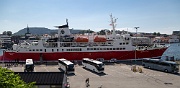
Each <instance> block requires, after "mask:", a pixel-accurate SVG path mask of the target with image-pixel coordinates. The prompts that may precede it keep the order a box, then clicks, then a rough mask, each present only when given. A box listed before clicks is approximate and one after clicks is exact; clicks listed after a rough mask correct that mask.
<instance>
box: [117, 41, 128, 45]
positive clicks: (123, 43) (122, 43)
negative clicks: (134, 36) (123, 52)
mask: <svg viewBox="0 0 180 88" xmlns="http://www.w3.org/2000/svg"><path fill="white" fill-rule="evenodd" d="M128 44H129V43H128V42H126V43H125V42H124V43H119V45H128Z"/></svg>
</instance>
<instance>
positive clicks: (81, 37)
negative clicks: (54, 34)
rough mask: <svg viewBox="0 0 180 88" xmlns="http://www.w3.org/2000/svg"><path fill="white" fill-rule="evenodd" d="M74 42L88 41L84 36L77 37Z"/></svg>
mask: <svg viewBox="0 0 180 88" xmlns="http://www.w3.org/2000/svg"><path fill="white" fill-rule="evenodd" d="M75 41H76V42H88V41H89V39H88V37H86V36H78V37H77V38H76V39H75Z"/></svg>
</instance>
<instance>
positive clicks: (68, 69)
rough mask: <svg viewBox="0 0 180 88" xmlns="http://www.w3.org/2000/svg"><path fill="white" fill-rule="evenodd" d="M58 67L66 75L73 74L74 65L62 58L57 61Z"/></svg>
mask: <svg viewBox="0 0 180 88" xmlns="http://www.w3.org/2000/svg"><path fill="white" fill-rule="evenodd" d="M58 65H59V68H60V69H61V70H63V71H64V72H65V73H66V74H74V64H73V63H72V62H71V61H68V60H66V59H64V58H61V59H58Z"/></svg>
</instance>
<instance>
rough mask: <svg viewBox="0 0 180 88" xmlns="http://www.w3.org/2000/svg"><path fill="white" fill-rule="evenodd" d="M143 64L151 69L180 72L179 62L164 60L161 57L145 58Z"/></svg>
mask: <svg viewBox="0 0 180 88" xmlns="http://www.w3.org/2000/svg"><path fill="white" fill-rule="evenodd" d="M142 65H143V66H144V67H146V68H149V69H156V70H160V71H165V72H172V73H178V72H179V64H177V63H176V62H172V61H162V60H160V59H150V58H145V59H143V62H142Z"/></svg>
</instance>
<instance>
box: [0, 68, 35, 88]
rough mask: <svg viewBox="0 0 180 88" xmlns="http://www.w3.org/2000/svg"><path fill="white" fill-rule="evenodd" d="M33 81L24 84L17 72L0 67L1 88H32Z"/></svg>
mask: <svg viewBox="0 0 180 88" xmlns="http://www.w3.org/2000/svg"><path fill="white" fill-rule="evenodd" d="M34 84H35V82H32V83H28V84H26V83H25V82H24V81H23V80H21V78H20V76H19V75H18V74H14V72H13V71H11V70H8V69H6V68H2V67H0V87H1V88H34V87H35V86H34Z"/></svg>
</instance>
